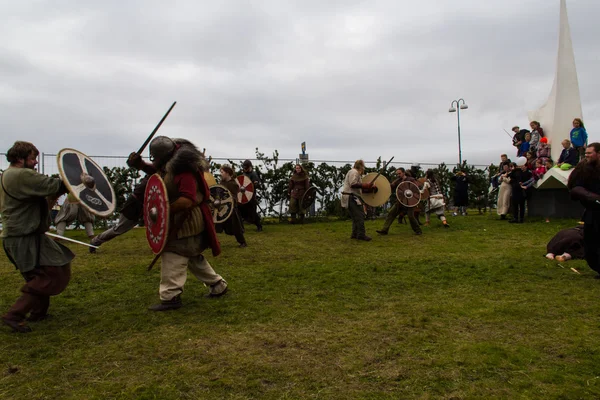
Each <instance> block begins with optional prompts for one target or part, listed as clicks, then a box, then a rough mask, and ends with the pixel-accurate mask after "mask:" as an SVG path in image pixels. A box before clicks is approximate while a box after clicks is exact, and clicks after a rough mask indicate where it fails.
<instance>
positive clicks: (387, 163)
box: [371, 156, 395, 185]
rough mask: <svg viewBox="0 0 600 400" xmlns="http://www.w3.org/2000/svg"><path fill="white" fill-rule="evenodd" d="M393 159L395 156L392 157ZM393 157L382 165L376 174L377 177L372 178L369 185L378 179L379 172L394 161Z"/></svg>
mask: <svg viewBox="0 0 600 400" xmlns="http://www.w3.org/2000/svg"><path fill="white" fill-rule="evenodd" d="M394 157H395V156H394ZM394 157H392V158H390V161H388V162H386V163H385V164H383V167H381V170H380V171H379V172H378V173H377V175H375V178H373V180H372V181H371V185H372V184H374V183H375V181H376V180H377V178H379V175H381V172H383V170H384V169H385V168H386V167H387V166H388V165H390V163H391V162H392V160H393V159H394Z"/></svg>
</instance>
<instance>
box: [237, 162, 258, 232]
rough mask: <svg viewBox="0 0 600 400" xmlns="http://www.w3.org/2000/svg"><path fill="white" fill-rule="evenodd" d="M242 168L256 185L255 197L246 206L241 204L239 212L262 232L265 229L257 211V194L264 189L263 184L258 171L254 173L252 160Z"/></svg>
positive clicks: (244, 163)
mask: <svg viewBox="0 0 600 400" xmlns="http://www.w3.org/2000/svg"><path fill="white" fill-rule="evenodd" d="M242 168H243V172H244V175H246V176H247V177H248V178H249V179H250V181H252V184H253V185H254V196H252V199H250V201H249V202H247V203H246V204H240V205H239V210H240V213H241V214H242V217H243V218H244V219H245V220H246V221H248V222H249V223H251V224H254V225H256V230H257V231H258V232H261V231H262V230H263V227H262V223H261V221H260V215H258V212H257V211H256V209H257V208H258V200H257V198H256V192H257V190H258V188H259V187H260V188H262V182H261V180H260V177H259V176H258V174H257V173H256V171H254V167H253V166H252V162H251V161H250V160H245V161H244V162H243V164H242Z"/></svg>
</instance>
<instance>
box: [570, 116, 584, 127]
mask: <svg viewBox="0 0 600 400" xmlns="http://www.w3.org/2000/svg"><path fill="white" fill-rule="evenodd" d="M575 121H577V122H579V127H581V128H583V129H585V125H583V121H582V120H581V118H574V119H573V122H575Z"/></svg>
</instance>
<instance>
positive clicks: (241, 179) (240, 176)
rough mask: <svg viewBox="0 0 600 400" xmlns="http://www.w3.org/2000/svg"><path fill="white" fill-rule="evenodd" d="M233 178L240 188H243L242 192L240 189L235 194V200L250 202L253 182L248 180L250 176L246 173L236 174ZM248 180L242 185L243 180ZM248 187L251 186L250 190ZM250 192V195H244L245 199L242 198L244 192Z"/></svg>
mask: <svg viewBox="0 0 600 400" xmlns="http://www.w3.org/2000/svg"><path fill="white" fill-rule="evenodd" d="M235 180H236V181H237V183H238V185H239V186H240V189H241V188H242V187H244V188H245V190H244V192H243V193H242V191H241V190H240V191H239V192H238V194H237V201H238V203H240V204H248V203H249V202H250V200H252V198H253V197H254V183H253V182H252V181H251V180H250V178H248V177H247V176H246V175H238V176H236V177H235ZM240 181H241V182H240ZM246 181H247V182H248V183H247V184H246V185H244V183H245V182H246ZM248 188H251V190H248ZM248 192H250V193H251V194H250V196H248V195H246V197H247V200H246V201H243V199H244V194H245V193H248Z"/></svg>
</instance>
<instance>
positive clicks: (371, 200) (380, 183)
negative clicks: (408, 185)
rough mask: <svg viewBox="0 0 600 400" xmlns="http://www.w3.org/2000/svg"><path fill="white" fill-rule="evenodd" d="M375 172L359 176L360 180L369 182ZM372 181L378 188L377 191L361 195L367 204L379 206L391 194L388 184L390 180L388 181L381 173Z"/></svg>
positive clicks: (390, 187)
mask: <svg viewBox="0 0 600 400" xmlns="http://www.w3.org/2000/svg"><path fill="white" fill-rule="evenodd" d="M377 174H378V173H377V172H369V173H368V174H366V175H365V176H363V177H362V178H361V182H362V183H371V181H372V180H373V178H374V177H375V176H376V175H377ZM374 183H375V186H377V188H378V191H377V193H363V194H362V196H361V197H362V200H363V201H364V202H365V204H367V205H368V206H371V207H381V206H382V205H384V204H385V203H386V202H387V201H388V200H389V198H390V196H391V194H392V186H391V185H390V181H388V180H387V178H386V177H385V176H383V175H381V174H380V175H379V176H378V177H377V180H376V181H375V182H374ZM384 183H385V185H384ZM375 200H379V202H376V201H375Z"/></svg>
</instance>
